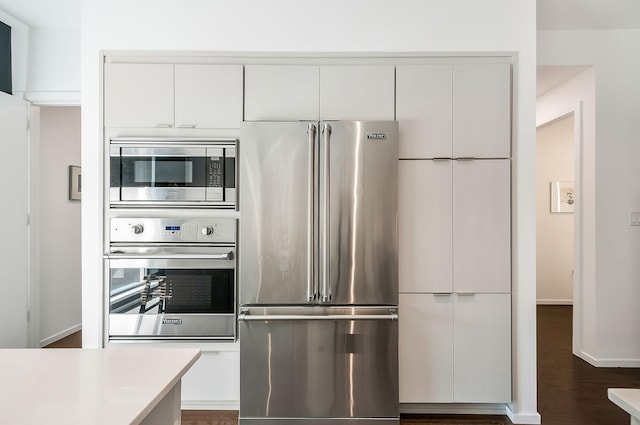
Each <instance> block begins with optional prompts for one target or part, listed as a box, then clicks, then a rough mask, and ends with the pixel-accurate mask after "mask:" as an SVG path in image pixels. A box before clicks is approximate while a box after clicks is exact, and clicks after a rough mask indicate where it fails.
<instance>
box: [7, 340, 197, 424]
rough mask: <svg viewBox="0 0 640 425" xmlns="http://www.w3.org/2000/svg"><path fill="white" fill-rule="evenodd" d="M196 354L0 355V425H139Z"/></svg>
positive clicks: (21, 352)
mask: <svg viewBox="0 0 640 425" xmlns="http://www.w3.org/2000/svg"><path fill="white" fill-rule="evenodd" d="M198 357H200V350H197V349H148V348H147V349H145V348H140V349H128V350H119V349H108V350H107V349H103V350H97V349H96V350H93V349H90V350H83V349H69V348H62V349H24V350H23V349H5V350H0V423H7V424H33V425H35V424H38V425H41V424H47V425H57V424H60V425H62V424H64V425H70V424H82V425H87V424H92V425H107V424H109V425H110V424H113V425H116V424H117V425H123V424H138V423H140V422H141V421H142V420H143V419H144V418H145V417H146V416H147V415H148V414H149V412H150V411H151V410H152V409H153V408H154V407H155V406H156V404H158V402H159V401H160V400H162V398H163V397H164V396H165V395H166V394H167V393H168V392H169V391H171V390H172V389H173V387H174V386H175V385H176V383H178V381H179V380H180V379H181V378H182V376H183V375H184V374H185V372H186V371H187V370H188V369H189V368H190V367H191V366H192V365H193V364H194V363H195V361H196V360H197V359H198Z"/></svg>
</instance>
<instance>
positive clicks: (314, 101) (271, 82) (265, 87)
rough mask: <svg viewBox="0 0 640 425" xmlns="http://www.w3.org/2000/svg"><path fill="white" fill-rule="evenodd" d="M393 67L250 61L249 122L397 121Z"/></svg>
mask: <svg viewBox="0 0 640 425" xmlns="http://www.w3.org/2000/svg"><path fill="white" fill-rule="evenodd" d="M394 96H395V77H394V66H393V65H367V66H362V65H349V66H346V65H345V66H342V65H327V66H306V65H247V66H246V67H245V104H244V118H245V120H247V121H268V120H272V121H297V120H319V119H323V120H393V119H394Z"/></svg>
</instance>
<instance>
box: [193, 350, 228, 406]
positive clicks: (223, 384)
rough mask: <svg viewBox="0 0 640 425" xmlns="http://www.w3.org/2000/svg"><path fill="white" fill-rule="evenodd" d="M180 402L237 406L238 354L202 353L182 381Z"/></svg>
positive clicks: (222, 352)
mask: <svg viewBox="0 0 640 425" xmlns="http://www.w3.org/2000/svg"><path fill="white" fill-rule="evenodd" d="M182 400H183V401H185V402H205V401H206V402H208V403H212V404H215V403H216V402H238V401H239V400H240V353H239V352H238V351H219V352H216V351H203V352H202V354H201V356H200V358H199V359H198V361H197V362H196V364H194V365H193V366H192V367H191V369H189V371H188V372H187V373H186V374H185V375H184V377H183V378H182ZM225 404H229V403H225Z"/></svg>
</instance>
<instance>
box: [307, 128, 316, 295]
mask: <svg viewBox="0 0 640 425" xmlns="http://www.w3.org/2000/svg"><path fill="white" fill-rule="evenodd" d="M307 135H308V136H309V188H308V189H309V190H308V193H307V223H308V227H307V302H311V301H313V300H314V298H315V295H316V294H315V290H314V285H313V243H314V240H313V237H314V231H313V229H314V218H313V194H314V192H315V180H314V170H313V167H314V157H315V142H316V126H315V124H309V126H308V127H307Z"/></svg>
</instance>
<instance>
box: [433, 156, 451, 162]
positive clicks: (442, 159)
mask: <svg viewBox="0 0 640 425" xmlns="http://www.w3.org/2000/svg"><path fill="white" fill-rule="evenodd" d="M433 160H434V161H451V158H446V157H437V158H433Z"/></svg>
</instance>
